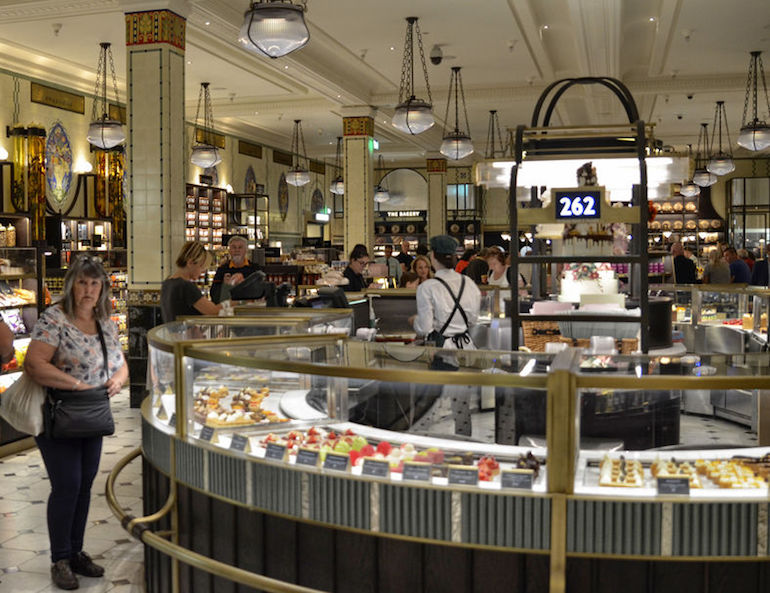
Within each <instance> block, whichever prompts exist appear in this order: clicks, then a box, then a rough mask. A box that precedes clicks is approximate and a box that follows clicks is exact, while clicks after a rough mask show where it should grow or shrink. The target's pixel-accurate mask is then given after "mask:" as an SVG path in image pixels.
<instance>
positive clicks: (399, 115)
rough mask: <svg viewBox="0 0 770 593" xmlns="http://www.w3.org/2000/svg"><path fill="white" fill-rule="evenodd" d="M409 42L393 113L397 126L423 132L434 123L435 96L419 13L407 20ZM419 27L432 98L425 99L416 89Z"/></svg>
mask: <svg viewBox="0 0 770 593" xmlns="http://www.w3.org/2000/svg"><path fill="white" fill-rule="evenodd" d="M406 22H407V26H406V41H405V42H404V60H403V63H402V65H401V85H400V86H399V89H398V105H397V106H396V111H395V113H394V114H393V119H392V120H391V123H392V124H393V127H394V128H396V129H398V130H401V131H402V132H405V133H407V134H413V135H415V134H421V133H422V132H424V131H425V130H427V129H429V128H430V127H431V126H433V123H434V120H433V105H432V102H433V99H432V98H431V96H430V83H429V82H428V67H427V66H426V65H425V51H424V50H423V48H422V35H421V34H420V25H419V24H418V23H417V17H416V16H410V17H407V19H406ZM415 28H417V47H418V49H419V50H420V61H421V62H422V71H423V75H424V76H425V87H426V88H427V91H428V100H427V101H424V100H422V99H418V98H417V97H416V96H415V90H414V33H413V29H415Z"/></svg>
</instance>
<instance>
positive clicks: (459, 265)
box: [455, 249, 478, 274]
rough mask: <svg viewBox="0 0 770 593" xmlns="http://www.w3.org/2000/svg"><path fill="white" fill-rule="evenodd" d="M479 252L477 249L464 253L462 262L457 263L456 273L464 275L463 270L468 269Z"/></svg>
mask: <svg viewBox="0 0 770 593" xmlns="http://www.w3.org/2000/svg"><path fill="white" fill-rule="evenodd" d="M477 253H478V251H476V250H475V249H466V250H465V251H463V254H462V256H461V257H460V261H458V262H457V265H456V266H455V272H457V273H458V274H462V273H463V270H464V269H465V268H467V267H468V264H469V263H470V261H471V258H472V257H473V256H474V255H476V254H477Z"/></svg>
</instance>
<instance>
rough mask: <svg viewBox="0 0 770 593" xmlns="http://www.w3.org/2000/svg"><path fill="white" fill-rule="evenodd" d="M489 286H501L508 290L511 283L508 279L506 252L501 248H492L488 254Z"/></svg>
mask: <svg viewBox="0 0 770 593" xmlns="http://www.w3.org/2000/svg"><path fill="white" fill-rule="evenodd" d="M487 265H488V266H489V272H488V273H487V284H489V285H490V286H499V287H500V288H508V287H509V286H510V281H509V279H508V263H507V260H506V258H505V252H504V251H503V250H502V248H500V247H491V248H490V249H489V252H488V254H487Z"/></svg>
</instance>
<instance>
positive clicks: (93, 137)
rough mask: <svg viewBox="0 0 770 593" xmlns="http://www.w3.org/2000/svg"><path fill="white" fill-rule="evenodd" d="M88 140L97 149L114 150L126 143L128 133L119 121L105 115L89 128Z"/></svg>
mask: <svg viewBox="0 0 770 593" xmlns="http://www.w3.org/2000/svg"><path fill="white" fill-rule="evenodd" d="M86 139H87V140H88V142H89V143H91V144H93V145H94V146H96V147H97V148H104V149H107V148H113V147H114V146H117V145H118V144H123V142H125V141H126V132H125V131H124V130H123V124H121V123H120V122H119V121H116V120H114V119H110V118H109V117H108V116H107V115H103V116H102V117H101V118H99V119H97V120H96V121H93V122H91V125H90V126H88V136H86Z"/></svg>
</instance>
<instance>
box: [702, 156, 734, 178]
mask: <svg viewBox="0 0 770 593" xmlns="http://www.w3.org/2000/svg"><path fill="white" fill-rule="evenodd" d="M706 170H707V171H708V172H709V173H713V174H714V175H727V174H728V173H732V172H733V171H735V163H734V162H733V159H732V158H731V157H730V156H728V155H726V154H724V153H719V154H715V155H714V156H712V157H711V160H709V163H708V165H706Z"/></svg>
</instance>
